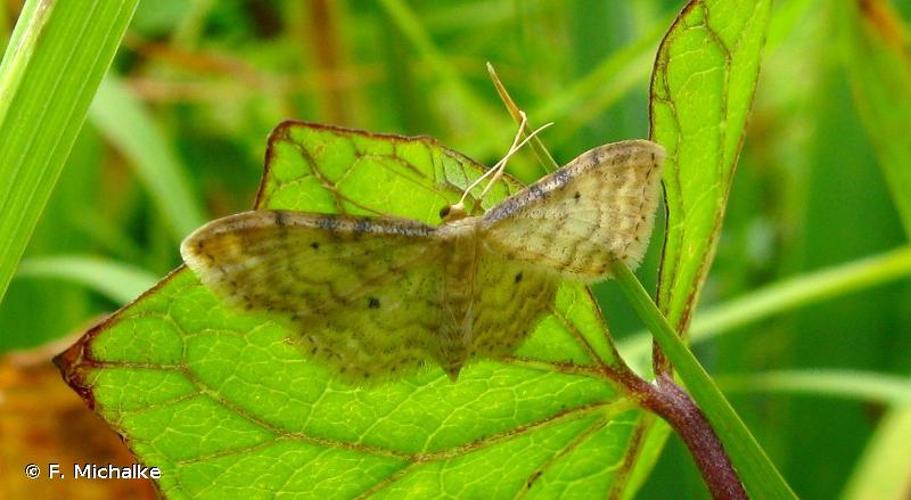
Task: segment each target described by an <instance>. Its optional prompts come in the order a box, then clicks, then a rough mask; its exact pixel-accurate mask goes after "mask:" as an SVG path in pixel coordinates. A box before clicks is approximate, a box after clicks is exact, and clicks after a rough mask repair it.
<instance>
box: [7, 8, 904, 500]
mask: <svg viewBox="0 0 911 500" xmlns="http://www.w3.org/2000/svg"><path fill="white" fill-rule="evenodd" d="M846 2H847V0H784V1H780V2H778V3H777V5H776V6H775V12H774V15H773V19H772V25H771V29H770V32H769V36H768V42H767V46H766V51H765V60H764V64H763V68H762V71H761V76H760V82H759V87H758V91H757V96H756V102H755V105H754V109H753V113H752V118H751V121H750V127H749V131H748V133H747V139H746V143H745V146H744V150H743V153H742V155H741V159H740V165H739V167H738V171H737V175H736V179H735V182H734V187H733V190H732V192H731V196H730V205H729V207H728V213H727V216H726V220H725V225H724V229H723V233H722V238H721V241H720V244H719V246H718V250H717V256H716V261H715V263H714V265H713V268H712V271H711V274H710V277H709V281H708V282H707V284H706V288H705V291H704V295H703V298H702V305H701V307H710V306H711V305H712V304H715V303H723V302H725V301H726V300H728V299H731V298H735V297H741V296H749V294H750V292H751V291H753V290H756V289H757V288H758V287H761V286H763V285H766V284H768V283H773V282H776V281H778V280H781V279H784V278H789V277H794V276H799V275H801V274H802V273H805V272H808V271H813V270H817V269H821V268H825V267H827V266H832V265H836V264H840V263H845V262H850V261H852V260H856V259H858V258H862V257H865V256H869V255H874V254H877V253H880V252H883V251H886V250H889V249H893V248H897V247H900V246H902V245H905V244H906V243H907V235H906V234H905V232H904V231H903V226H902V223H901V221H900V218H899V214H898V212H897V211H896V208H895V203H894V199H893V196H892V195H891V194H890V191H889V188H888V187H887V184H886V181H885V179H884V176H883V173H882V170H881V167H882V165H880V164H879V162H878V159H881V158H883V155H882V154H881V152H880V151H878V150H877V146H879V147H882V146H881V145H882V143H883V142H884V141H885V142H888V141H893V142H894V141H908V142H909V143H911V138H909V136H908V134H907V132H908V131H907V130H895V131H893V133H894V134H895V135H894V137H883V136H882V131H881V130H879V129H878V128H877V127H876V126H875V125H876V124H875V123H874V122H873V121H871V120H870V119H866V120H864V119H862V116H863V115H862V113H863V112H864V106H865V104H864V102H863V101H862V100H858V99H856V95H857V92H856V91H857V88H856V86H857V85H859V83H858V81H857V80H852V78H856V73H852V71H853V70H852V64H853V63H854V61H853V59H852V58H856V57H858V54H857V52H856V51H854V50H852V46H851V44H852V43H853V41H852V40H850V39H847V38H846V34H845V33H846V30H845V29H844V22H843V20H839V18H838V16H840V15H844V13H843V12H841V10H840V9H841V6H842V4H844V3H846ZM859 3H860V4H862V5H866V4H868V3H871V2H863V1H861V2H859ZM872 3H879V2H872ZM17 4H18V2H15V1H13V2H5V3H4V4H3V6H2V9H0V10H2V18H0V26H2V27H3V28H4V30H5V31H6V33H7V35H8V34H9V32H10V31H11V29H12V26H13V24H14V22H15V19H16V15H17V14H16V13H17V9H18V5H17ZM683 4H684V2H683V1H681V0H637V1H635V2H618V1H611V0H599V1H594V0H591V1H556V0H532V1H519V0H494V1H462V2H457V1H433V2H430V1H423V2H419V1H412V2H408V3H405V2H402V1H397V0H386V1H378V2H377V1H367V0H350V1H346V2H334V1H329V0H324V1H319V0H311V1H300V2H297V1H270V2H266V1H253V0H234V1H221V2H217V1H215V0H194V1H186V0H156V1H154V2H153V1H146V2H142V3H140V7H139V10H138V11H137V13H136V15H135V17H134V19H133V22H132V24H131V26H130V28H129V30H128V32H127V35H126V37H125V39H124V43H123V46H122V47H121V49H120V51H119V53H118V56H117V58H116V59H115V62H114V66H113V69H112V71H111V72H110V74H109V76H108V78H107V79H106V80H105V82H104V83H103V84H102V87H101V89H100V91H99V94H98V96H97V97H96V99H95V102H94V103H93V105H92V109H91V111H90V113H89V118H88V120H87V122H86V126H85V127H84V128H83V130H82V132H81V134H80V137H79V139H78V141H77V143H76V146H75V147H74V149H73V152H72V154H71V156H70V158H69V161H68V164H67V166H66V168H65V170H64V172H63V175H62V176H61V178H60V180H59V182H58V183H57V186H56V189H55V191H54V194H53V196H52V198H51V201H50V203H49V205H48V206H47V208H46V210H45V212H44V215H43V217H42V219H41V222H40V224H39V226H38V228H37V230H36V232H35V234H34V236H33V238H32V240H31V243H30V245H29V247H28V250H27V252H26V255H25V258H24V259H23V261H22V263H21V265H20V271H19V274H18V275H17V277H16V278H15V279H14V280H13V282H12V284H11V286H10V289H9V291H8V293H7V295H6V297H5V300H4V301H3V303H2V306H0V353H2V352H6V351H12V350H19V349H25V348H29V347H33V346H38V345H40V344H43V343H45V342H47V341H51V340H54V339H59V338H61V337H64V336H67V335H71V334H77V333H80V332H81V331H82V330H83V329H84V328H85V327H86V326H87V325H88V324H90V323H91V322H93V321H94V320H96V319H97V318H98V317H99V316H100V315H103V314H106V313H109V312H111V311H113V310H115V309H116V308H117V307H119V306H120V305H122V304H123V303H124V301H126V300H128V298H129V297H132V296H134V295H135V294H136V293H137V292H139V291H141V290H142V289H143V288H144V287H145V286H147V285H148V284H149V282H150V281H151V280H154V279H157V278H159V277H161V276H164V275H165V274H166V273H167V272H168V271H170V270H171V269H173V268H174V267H176V266H177V265H178V264H180V257H179V254H178V251H177V249H178V244H179V241H180V239H181V238H182V237H183V236H184V235H185V234H186V233H187V232H188V231H189V229H192V228H193V227H194V226H195V225H197V224H199V223H201V222H202V221H204V220H207V219H210V218H214V217H217V216H221V215H225V214H229V213H232V212H238V211H242V210H245V209H247V208H249V207H250V206H251V204H252V201H253V196H254V193H255V191H256V188H257V185H258V181H259V176H260V173H261V168H262V160H263V153H264V148H265V139H266V136H267V134H268V133H269V131H270V130H271V129H272V128H273V127H274V126H275V125H276V124H277V123H278V122H280V121H281V120H283V119H287V118H294V119H300V120H305V121H312V122H319V123H332V124H338V125H345V126H350V127H353V128H360V129H367V130H371V131H377V132H396V133H402V134H408V135H414V134H427V135H432V136H435V137H437V138H439V139H440V140H441V141H442V142H443V143H444V144H446V145H448V146H450V147H452V148H454V149H457V150H459V151H462V152H464V153H466V154H468V155H469V156H471V157H473V158H475V159H477V160H479V161H481V162H482V163H485V164H488V165H491V164H493V163H495V162H496V161H497V160H498V159H499V158H500V157H501V156H502V155H503V153H504V152H505V150H506V148H507V147H508V145H509V142H510V139H511V137H512V135H513V134H514V131H515V126H514V124H513V122H512V120H511V119H510V117H509V115H508V114H507V113H506V111H505V110H504V108H503V107H502V105H501V104H500V102H499V99H498V98H497V96H496V92H495V91H494V89H493V86H492V85H491V83H490V81H489V78H488V76H487V72H486V69H485V62H487V61H490V62H491V63H492V64H493V65H494V66H495V68H496V69H497V71H498V73H499V75H500V78H501V79H502V80H503V82H504V83H505V84H506V86H507V88H508V89H509V90H510V92H511V93H512V95H513V97H514V98H515V99H516V100H517V102H518V103H519V105H520V106H521V107H522V108H524V109H525V110H526V111H527V112H528V114H529V118H530V120H532V122H533V123H535V124H541V123H544V122H547V121H554V122H555V125H554V126H553V127H552V128H551V129H549V130H547V131H546V132H544V133H543V134H542V136H541V138H542V140H543V141H544V143H545V144H546V145H547V146H548V147H549V148H550V150H551V152H552V153H553V154H554V156H555V157H556V158H557V159H558V161H560V162H565V161H568V160H570V159H572V158H573V157H574V156H576V155H577V154H578V153H580V152H581V151H584V150H586V149H588V148H590V147H593V146H596V145H599V144H602V143H605V142H610V141H613V140H619V139H625V138H633V137H646V136H647V135H648V77H649V75H650V72H651V64H652V61H653V59H654V55H655V52H656V50H657V47H658V43H659V41H660V39H661V36H662V35H663V33H664V31H666V29H667V28H668V27H669V26H670V22H671V20H672V19H673V16H674V15H675V14H676V12H677V11H679V9H680V8H681V7H682V5H683ZM892 5H893V7H894V8H896V9H897V12H899V13H900V15H902V16H903V17H904V19H909V18H911V2H906V1H895V2H893V3H892ZM899 22H901V21H899ZM906 25H907V23H905V26H906ZM899 28H900V32H901V33H907V29H906V28H905V27H904V26H899ZM902 40H903V41H904V43H905V45H904V52H905V54H906V55H908V54H911V46H909V45H908V44H907V40H908V38H907V37H904V38H903V39H902ZM908 60H911V56H909V57H908V59H907V60H906V61H905V62H907V61H908ZM902 70H904V71H908V68H896V71H902ZM852 75H853V76H852ZM852 85H853V87H852ZM909 95H911V94H909V93H905V94H898V95H895V96H894V98H895V99H906V98H908V96H909ZM896 109H902V106H897V107H896ZM903 109H911V107H909V106H908V105H907V104H905V105H904V108H903ZM899 118H901V117H899ZM905 118H906V120H905V122H906V123H908V124H911V116H907V117H905ZM511 166H512V169H513V171H514V173H516V174H517V175H518V176H519V177H520V178H522V179H523V180H525V181H529V180H533V179H534V178H536V176H538V175H539V174H540V170H539V167H538V166H537V164H536V163H535V161H534V158H533V157H532V155H530V154H527V152H526V153H525V154H523V155H519V156H517V157H516V158H515V160H513V161H512V163H511ZM905 167H906V168H911V165H905ZM659 233H660V229H659ZM660 241H661V240H660V234H656V235H655V236H654V237H653V242H652V245H651V249H650V252H649V255H650V257H649V259H648V260H647V262H646V264H645V265H644V266H643V268H642V269H641V270H640V271H639V275H640V276H641V277H642V279H643V280H644V282H645V283H646V284H647V285H648V286H651V287H653V286H654V281H655V276H656V269H655V266H656V264H655V262H656V260H657V254H658V252H659V251H660V243H659V242H660ZM110 273H116V274H110ZM596 293H597V294H598V297H599V299H600V301H601V304H602V307H603V308H604V311H605V315H606V317H607V319H608V321H609V323H610V325H611V327H612V329H613V330H614V333H615V335H616V336H617V337H618V338H623V337H624V336H626V335H629V334H631V333H632V332H634V331H636V330H638V328H639V324H638V322H637V320H636V319H635V317H634V315H633V313H632V311H631V310H629V309H628V308H627V307H626V306H625V301H624V300H623V299H622V298H621V295H620V293H619V291H618V290H616V289H615V288H614V287H613V286H612V285H611V284H610V283H607V284H601V285H598V286H597V288H596ZM697 319H698V314H697ZM697 354H698V355H699V356H700V358H701V359H702V361H703V363H704V364H705V365H706V367H707V368H708V369H709V371H711V372H712V373H713V374H715V375H719V376H722V375H725V374H745V373H753V372H761V371H766V370H778V369H794V370H799V369H808V368H840V369H856V370H866V371H871V372H879V373H891V374H895V375H905V376H907V375H909V373H911V283H909V281H908V280H907V279H904V280H899V281H895V282H892V283H891V284H887V285H884V286H878V287H875V288H872V289H869V290H864V291H860V292H858V293H852V294H847V295H844V296H841V297H838V298H836V299H834V300H829V301H826V302H823V303H819V304H816V305H811V306H808V307H805V308H800V309H797V310H795V311H791V312H787V313H786V314H781V315H776V316H774V317H772V318H769V319H767V320H764V321H762V322H760V323H757V324H754V325H750V326H747V327H742V328H739V329H737V330H736V331H733V332H729V334H728V335H725V336H723V337H719V338H718V339H715V340H713V341H712V342H708V343H703V344H699V345H698V348H697ZM61 383H62V382H61ZM732 402H733V403H734V405H735V406H736V407H737V408H738V410H739V411H740V413H741V415H742V416H743V417H744V419H745V420H746V421H747V424H748V425H749V427H750V428H751V430H752V431H753V433H754V434H755V435H756V437H757V438H758V439H759V441H760V442H761V443H762V445H763V446H764V448H765V449H766V451H767V452H768V453H769V454H770V455H771V457H772V459H773V461H774V462H775V463H776V465H777V466H778V467H779V469H780V470H781V471H782V473H783V474H784V476H785V477H786V479H787V480H788V481H789V483H790V484H791V486H792V487H793V488H794V490H795V491H796V492H797V493H798V495H800V496H802V497H805V498H832V497H834V496H837V495H838V494H839V493H840V492H842V490H843V489H844V487H845V483H846V481H847V480H848V477H849V476H850V474H851V473H852V471H853V470H854V469H855V467H856V466H857V463H858V459H859V457H860V456H861V453H862V452H863V450H864V447H865V445H866V444H867V442H868V441H869V440H870V438H871V436H872V435H873V433H874V431H875V430H876V428H877V424H878V422H879V420H880V417H881V416H882V414H883V413H884V411H885V409H884V407H883V406H882V405H880V404H876V403H870V402H863V401H852V400H844V399H834V398H829V397H825V396H823V395H814V394H805V395H788V394H782V393H775V392H772V393H759V392H749V391H745V392H738V393H736V394H733V395H732ZM904 469H905V470H906V473H907V474H908V475H909V476H911V473H908V472H907V471H911V464H904ZM669 495H673V496H677V497H680V496H683V497H690V496H705V495H707V493H706V491H705V488H704V486H703V485H702V481H701V479H700V477H699V474H698V472H697V471H696V469H695V467H694V465H693V462H692V460H691V459H690V458H689V456H688V452H687V451H686V449H685V448H684V447H683V445H682V444H681V443H680V441H679V440H678V439H677V438H672V439H671V440H670V441H669V444H668V446H667V448H666V449H665V451H664V454H663V456H662V458H661V460H660V461H659V463H658V465H657V467H656V469H655V471H654V473H653V475H652V476H651V477H650V479H649V480H648V482H647V484H646V486H645V488H644V490H643V491H642V493H641V494H640V496H641V497H643V498H656V497H666V496H669Z"/></svg>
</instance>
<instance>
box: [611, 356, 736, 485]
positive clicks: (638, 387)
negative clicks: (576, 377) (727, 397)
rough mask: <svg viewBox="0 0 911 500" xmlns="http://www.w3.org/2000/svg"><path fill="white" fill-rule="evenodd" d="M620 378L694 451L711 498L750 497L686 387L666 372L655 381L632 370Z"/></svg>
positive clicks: (641, 401)
mask: <svg viewBox="0 0 911 500" xmlns="http://www.w3.org/2000/svg"><path fill="white" fill-rule="evenodd" d="M620 378H621V379H622V380H620V382H621V383H622V384H624V385H625V386H627V387H628V388H629V389H630V390H631V391H632V394H631V395H632V396H633V397H637V398H638V399H639V402H640V403H641V404H642V406H644V407H645V408H647V409H649V410H651V411H653V412H655V413H656V414H657V415H658V416H660V417H661V418H663V419H664V420H665V421H666V422H667V423H668V424H670V426H671V427H673V428H674V430H675V431H676V432H677V434H678V435H679V436H680V438H681V439H682V440H683V442H684V444H686V447H687V448H688V449H689V450H690V453H691V454H692V455H693V460H695V462H696V466H697V467H699V471H700V472H701V473H702V478H703V480H705V484H706V486H708V489H709V491H710V492H711V493H712V497H713V498H716V499H747V498H749V497H748V496H747V494H746V490H744V488H743V483H742V482H741V481H740V477H739V476H738V475H737V471H736V470H734V465H733V464H732V463H731V459H730V458H729V457H728V455H727V453H726V452H725V450H724V446H723V445H722V444H721V440H720V439H718V435H717V434H716V433H715V430H714V429H713V428H712V426H711V425H710V424H709V421H708V419H706V418H705V415H704V414H703V413H702V410H700V409H699V407H697V406H696V403H694V402H693V400H692V398H690V395H689V394H687V393H686V391H684V390H683V389H682V388H681V387H680V386H678V385H677V384H675V383H674V381H673V380H672V379H671V378H670V377H668V376H665V375H659V376H658V380H657V382H656V383H655V384H650V383H648V382H646V381H645V380H642V379H641V378H639V377H638V376H636V375H635V374H632V373H630V374H629V375H627V376H621V377H620Z"/></svg>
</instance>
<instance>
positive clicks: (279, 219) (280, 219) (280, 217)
mask: <svg viewBox="0 0 911 500" xmlns="http://www.w3.org/2000/svg"><path fill="white" fill-rule="evenodd" d="M272 213H273V215H274V216H275V225H276V226H278V227H282V226H284V225H285V213H284V212H272Z"/></svg>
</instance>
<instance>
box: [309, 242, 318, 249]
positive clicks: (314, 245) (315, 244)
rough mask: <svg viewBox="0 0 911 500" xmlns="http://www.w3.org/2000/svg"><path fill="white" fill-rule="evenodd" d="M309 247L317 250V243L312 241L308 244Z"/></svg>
mask: <svg viewBox="0 0 911 500" xmlns="http://www.w3.org/2000/svg"><path fill="white" fill-rule="evenodd" d="M310 248H312V249H314V250H319V243H317V242H315V241H314V242H313V243H311V244H310Z"/></svg>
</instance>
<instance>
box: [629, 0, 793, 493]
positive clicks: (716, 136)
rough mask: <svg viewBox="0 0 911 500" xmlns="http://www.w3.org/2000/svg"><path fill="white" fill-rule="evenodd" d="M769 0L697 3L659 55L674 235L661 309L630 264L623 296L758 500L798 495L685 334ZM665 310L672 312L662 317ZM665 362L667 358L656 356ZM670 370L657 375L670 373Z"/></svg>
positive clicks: (657, 91)
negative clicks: (712, 376) (699, 359)
mask: <svg viewBox="0 0 911 500" xmlns="http://www.w3.org/2000/svg"><path fill="white" fill-rule="evenodd" d="M770 4H771V2H770V0H734V1H719V0H692V1H690V2H689V3H688V4H687V5H686V7H684V9H683V11H682V12H681V13H680V15H679V16H678V18H677V20H676V21H675V22H674V24H673V25H672V26H671V29H670V31H669V32H668V33H667V35H666V36H665V38H664V41H663V42H662V43H661V46H660V47H659V49H658V56H657V59H656V61H655V70H654V72H653V74H652V89H651V99H650V103H651V116H650V120H651V126H652V129H651V137H652V140H654V141H655V142H658V143H659V144H661V145H662V146H664V147H665V149H666V150H667V155H668V156H667V159H666V160H665V164H664V186H665V200H666V203H667V228H666V232H665V242H664V252H663V255H662V260H661V268H660V270H659V285H658V306H659V308H660V310H659V309H658V308H656V307H655V304H654V303H652V301H651V300H650V299H649V297H648V294H647V293H646V292H645V289H644V288H643V287H642V285H641V284H640V283H639V282H638V281H637V280H636V278H635V276H633V274H632V273H631V272H630V271H629V269H627V268H626V267H625V266H623V265H622V264H619V265H616V266H615V268H614V271H615V274H616V275H617V278H618V282H619V283H620V285H621V287H622V290H623V291H624V293H625V294H626V295H627V297H628V298H629V299H630V301H631V303H632V305H633V307H634V308H635V309H636V312H637V314H638V315H639V317H640V318H641V319H642V320H643V321H644V322H645V323H646V326H648V328H649V330H651V332H652V333H653V335H654V336H655V340H656V342H658V344H660V346H661V348H662V349H663V351H664V353H665V355H666V356H667V359H668V360H670V361H671V362H672V363H673V367H674V368H675V369H677V370H678V372H679V374H680V378H681V379H682V380H683V381H684V383H685V384H686V388H687V390H688V391H689V392H690V394H691V395H692V397H693V399H694V400H695V401H696V403H697V404H698V405H699V407H700V408H701V409H702V411H703V412H704V413H705V415H706V417H707V418H708V420H709V421H710V422H711V424H712V427H713V428H714V429H715V431H716V432H717V434H718V437H719V438H720V439H721V441H722V442H723V443H724V447H725V450H726V452H727V453H728V455H729V457H730V459H731V462H732V463H733V464H734V466H735V467H736V469H737V472H738V473H739V474H740V478H741V479H742V481H743V484H744V487H745V488H746V490H747V492H748V493H749V494H750V495H751V496H753V497H755V498H794V497H795V496H794V493H793V492H792V491H791V489H790V487H789V486H788V485H787V483H786V482H785V481H784V479H783V478H782V477H781V474H780V473H779V472H778V470H777V469H776V468H775V466H774V464H772V462H771V461H770V460H769V458H768V457H767V456H766V454H765V452H764V451H763V450H762V448H761V447H760V446H759V444H758V443H757V442H756V440H755V438H754V437H753V436H752V435H751V434H750V431H749V429H747V427H746V426H745V425H744V423H743V421H742V420H741V419H740V417H739V416H738V415H737V413H736V412H735V411H734V409H733V407H732V406H731V405H730V403H728V401H727V400H726V399H725V398H724V395H723V394H722V393H721V391H720V390H719V389H718V387H717V386H716V384H715V383H714V381H713V380H712V379H711V377H709V375H708V373H707V372H706V371H705V369H704V368H703V367H702V366H701V365H700V364H699V362H698V360H696V358H695V356H693V354H692V352H690V351H689V350H688V349H687V347H686V345H685V344H684V343H683V342H682V341H681V339H680V338H679V337H678V334H682V333H683V332H685V331H686V329H687V326H688V324H689V320H690V312H691V310H692V308H693V307H694V306H695V304H696V302H697V300H698V295H699V290H700V288H701V287H702V284H703V282H704V281H705V277H706V275H707V273H708V269H709V267H710V264H711V260H712V256H713V253H714V249H715V244H716V243H717V240H718V237H719V234H720V230H721V221H722V218H723V216H724V209H725V205H726V203H727V196H728V192H729V190H730V186H731V181H732V179H733V173H734V167H735V165H736V162H737V156H738V154H739V152H740V146H741V144H742V142H743V136H744V129H745V125H746V119H747V114H748V112H749V109H750V106H751V105H752V101H753V94H754V91H755V88H756V80H757V77H758V73H759V64H760V55H761V49H762V45H763V42H764V38H765V33H766V30H767V28H768V23H769V11H770ZM662 313H663V314H662ZM656 360H658V361H660V359H659V358H657V357H656ZM666 368H667V367H666V366H657V367H656V371H658V372H666V371H667V369H666Z"/></svg>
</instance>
